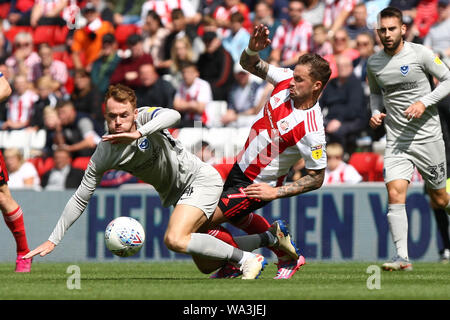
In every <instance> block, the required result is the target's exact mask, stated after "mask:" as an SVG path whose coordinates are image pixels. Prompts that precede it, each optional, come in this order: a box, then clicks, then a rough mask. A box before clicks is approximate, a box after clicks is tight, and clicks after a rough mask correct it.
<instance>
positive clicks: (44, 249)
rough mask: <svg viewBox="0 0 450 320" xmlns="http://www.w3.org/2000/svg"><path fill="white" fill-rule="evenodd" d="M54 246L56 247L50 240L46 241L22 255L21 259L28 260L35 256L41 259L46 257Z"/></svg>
mask: <svg viewBox="0 0 450 320" xmlns="http://www.w3.org/2000/svg"><path fill="white" fill-rule="evenodd" d="M55 246H56V245H55V244H54V243H53V242H51V241H50V240H47V241H45V242H44V243H43V244H41V245H40V246H38V247H37V248H36V249H34V250H31V251H30V252H28V253H27V254H26V255H24V256H23V257H22V259H29V258H32V257H34V256H35V255H37V254H39V255H40V256H41V257H43V256H46V255H47V254H49V253H50V252H52V251H53V249H55Z"/></svg>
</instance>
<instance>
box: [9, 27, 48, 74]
mask: <svg viewBox="0 0 450 320" xmlns="http://www.w3.org/2000/svg"><path fill="white" fill-rule="evenodd" d="M13 50H14V51H13V55H12V56H10V57H9V58H8V59H6V65H7V66H8V68H9V69H10V74H11V75H16V74H25V75H27V77H28V79H31V70H32V68H33V65H34V64H36V63H39V61H40V58H39V55H38V54H37V53H36V52H34V51H33V35H32V34H31V33H29V32H19V33H18V34H16V36H15V37H14V45H13ZM11 80H12V79H11Z"/></svg>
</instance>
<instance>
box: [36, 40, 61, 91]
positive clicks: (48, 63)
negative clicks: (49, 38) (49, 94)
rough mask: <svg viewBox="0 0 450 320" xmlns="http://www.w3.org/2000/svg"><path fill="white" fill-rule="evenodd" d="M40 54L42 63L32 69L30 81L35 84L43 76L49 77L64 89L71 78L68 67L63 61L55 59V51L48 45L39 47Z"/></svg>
mask: <svg viewBox="0 0 450 320" xmlns="http://www.w3.org/2000/svg"><path fill="white" fill-rule="evenodd" d="M38 54H39V57H40V60H41V61H40V62H39V63H36V64H34V65H33V67H32V68H31V79H30V80H31V81H33V82H34V81H36V80H37V79H39V78H40V77H42V76H43V75H49V76H51V77H52V79H53V80H55V81H57V82H58V83H59V84H60V86H61V87H64V85H65V84H66V82H67V79H68V78H69V71H68V70H67V65H66V64H65V63H64V62H62V61H59V60H55V59H53V49H52V47H51V46H49V45H48V44H47V43H42V44H40V45H39V49H38Z"/></svg>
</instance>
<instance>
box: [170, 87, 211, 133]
mask: <svg viewBox="0 0 450 320" xmlns="http://www.w3.org/2000/svg"><path fill="white" fill-rule="evenodd" d="M176 98H180V99H183V100H186V101H198V102H203V103H206V104H207V103H209V102H211V101H212V90H211V85H210V84H209V82H207V81H205V80H203V79H200V78H196V79H195V80H194V82H193V83H192V84H191V85H190V86H189V87H188V86H187V85H186V83H185V82H184V81H182V82H181V84H180V87H179V88H178V90H177V92H176V93H175V99H176ZM183 116H184V117H185V118H186V119H187V120H198V121H202V123H204V124H206V122H207V118H206V112H203V115H200V114H195V113H193V112H191V113H189V114H185V115H183Z"/></svg>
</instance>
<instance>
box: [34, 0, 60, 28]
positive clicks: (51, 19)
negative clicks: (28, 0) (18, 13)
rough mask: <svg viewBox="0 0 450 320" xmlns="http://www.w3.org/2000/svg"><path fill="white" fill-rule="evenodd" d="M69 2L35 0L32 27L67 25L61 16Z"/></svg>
mask: <svg viewBox="0 0 450 320" xmlns="http://www.w3.org/2000/svg"><path fill="white" fill-rule="evenodd" d="M68 4H69V1H68V0H35V2H34V6H33V9H32V10H31V17H30V25H31V26H32V27H36V26H38V25H39V26H48V25H57V26H63V25H65V24H66V21H65V20H64V19H63V18H61V13H62V12H63V10H64V8H65V7H66V6H67V5H68Z"/></svg>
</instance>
